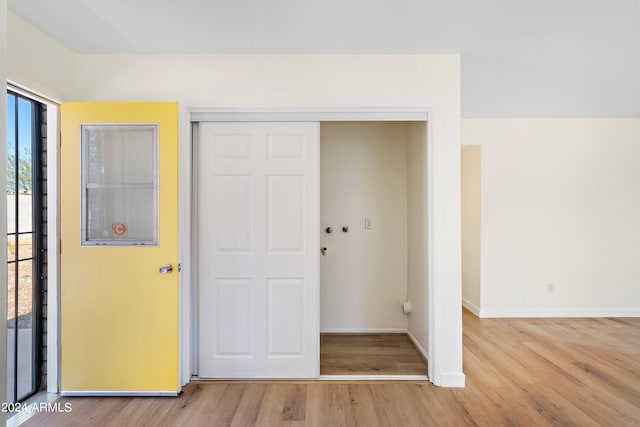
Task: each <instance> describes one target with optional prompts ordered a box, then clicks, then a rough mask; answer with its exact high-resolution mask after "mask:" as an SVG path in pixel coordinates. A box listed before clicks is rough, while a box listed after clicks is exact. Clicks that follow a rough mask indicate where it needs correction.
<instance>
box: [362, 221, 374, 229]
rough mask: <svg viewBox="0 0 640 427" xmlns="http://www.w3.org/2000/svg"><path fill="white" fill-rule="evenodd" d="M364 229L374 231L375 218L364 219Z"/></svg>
mask: <svg viewBox="0 0 640 427" xmlns="http://www.w3.org/2000/svg"><path fill="white" fill-rule="evenodd" d="M364 229H365V230H373V218H365V219H364Z"/></svg>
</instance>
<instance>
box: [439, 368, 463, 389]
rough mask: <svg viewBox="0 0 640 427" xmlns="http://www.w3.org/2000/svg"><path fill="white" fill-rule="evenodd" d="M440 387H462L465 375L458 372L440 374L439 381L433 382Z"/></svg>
mask: <svg viewBox="0 0 640 427" xmlns="http://www.w3.org/2000/svg"><path fill="white" fill-rule="evenodd" d="M434 383H435V384H436V385H438V386H440V387H464V383H465V376H464V374H463V373H462V372H460V373H448V374H440V378H439V382H434Z"/></svg>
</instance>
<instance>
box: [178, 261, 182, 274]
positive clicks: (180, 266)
mask: <svg viewBox="0 0 640 427" xmlns="http://www.w3.org/2000/svg"><path fill="white" fill-rule="evenodd" d="M181 271H182V264H181V263H178V273H180V272H181Z"/></svg>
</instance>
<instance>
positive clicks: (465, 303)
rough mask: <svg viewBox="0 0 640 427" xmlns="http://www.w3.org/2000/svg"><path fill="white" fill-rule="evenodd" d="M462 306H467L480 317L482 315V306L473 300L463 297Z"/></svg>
mask: <svg viewBox="0 0 640 427" xmlns="http://www.w3.org/2000/svg"><path fill="white" fill-rule="evenodd" d="M462 306H463V307H464V308H466V309H467V310H469V311H470V312H472V313H473V314H475V315H476V316H478V317H482V316H480V311H481V310H480V307H478V306H477V305H475V304H474V303H472V302H471V301H469V300H468V299H466V298H462Z"/></svg>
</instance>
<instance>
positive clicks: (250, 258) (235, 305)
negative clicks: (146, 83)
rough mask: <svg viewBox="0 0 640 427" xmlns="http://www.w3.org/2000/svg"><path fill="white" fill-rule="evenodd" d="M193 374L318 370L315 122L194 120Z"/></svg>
mask: <svg viewBox="0 0 640 427" xmlns="http://www.w3.org/2000/svg"><path fill="white" fill-rule="evenodd" d="M195 156H196V197H197V198H196V212H197V218H196V226H197V234H196V238H197V283H198V295H197V298H198V318H199V325H198V334H199V337H198V374H199V376H200V377H202V378H312V377H317V376H318V375H319V329H318V328H319V321H318V316H319V314H318V313H319V307H318V306H319V230H320V224H319V199H320V197H319V162H320V160H319V159H320V152H319V123H299V122H296V123H284V122H278V123H267V122H260V123H247V122H237V123H220V122H205V123H201V124H200V126H199V131H198V143H197V147H196V152H195Z"/></svg>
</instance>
